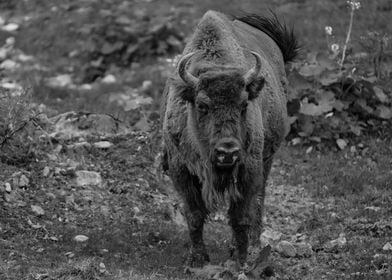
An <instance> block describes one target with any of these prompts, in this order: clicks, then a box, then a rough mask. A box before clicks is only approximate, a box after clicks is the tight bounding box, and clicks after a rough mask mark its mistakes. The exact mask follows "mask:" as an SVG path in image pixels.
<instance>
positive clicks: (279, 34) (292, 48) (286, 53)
mask: <svg viewBox="0 0 392 280" xmlns="http://www.w3.org/2000/svg"><path fill="white" fill-rule="evenodd" d="M235 19H237V20H239V21H242V22H244V23H246V24H249V25H251V26H253V27H254V28H257V29H259V30H260V31H262V32H264V33H265V34H267V35H268V36H269V37H270V38H272V40H274V41H275V43H276V44H277V45H278V47H279V49H280V50H281V51H282V54H283V60H284V62H286V63H287V62H290V61H293V60H294V59H295V58H296V57H297V56H298V53H299V50H300V46H299V44H298V40H297V38H296V37H295V35H294V30H293V29H292V28H291V29H289V28H288V27H287V25H285V24H283V23H281V22H280V21H279V19H278V17H277V16H276V14H274V13H271V16H270V17H265V16H260V15H255V14H247V15H243V16H239V17H235Z"/></svg>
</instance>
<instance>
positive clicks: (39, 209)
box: [31, 205, 45, 216]
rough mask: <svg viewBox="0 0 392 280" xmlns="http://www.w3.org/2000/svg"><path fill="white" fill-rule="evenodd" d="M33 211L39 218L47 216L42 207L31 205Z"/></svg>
mask: <svg viewBox="0 0 392 280" xmlns="http://www.w3.org/2000/svg"><path fill="white" fill-rule="evenodd" d="M31 210H32V211H33V212H34V213H35V214H36V215H37V216H42V215H44V214H45V211H44V209H42V207H41V206H38V205H31Z"/></svg>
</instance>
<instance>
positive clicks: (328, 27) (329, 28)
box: [324, 26, 332, 36]
mask: <svg viewBox="0 0 392 280" xmlns="http://www.w3.org/2000/svg"><path fill="white" fill-rule="evenodd" d="M324 30H325V34H327V35H329V36H331V35H332V27H331V26H326V27H325V28H324Z"/></svg>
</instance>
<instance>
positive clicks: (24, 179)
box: [18, 174, 29, 188]
mask: <svg viewBox="0 0 392 280" xmlns="http://www.w3.org/2000/svg"><path fill="white" fill-rule="evenodd" d="M18 185H19V187H21V188H23V187H27V186H28V185H29V178H27V177H26V175H24V174H22V175H21V176H20V178H19V184H18Z"/></svg>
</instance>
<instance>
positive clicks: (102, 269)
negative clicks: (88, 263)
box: [99, 262, 107, 274]
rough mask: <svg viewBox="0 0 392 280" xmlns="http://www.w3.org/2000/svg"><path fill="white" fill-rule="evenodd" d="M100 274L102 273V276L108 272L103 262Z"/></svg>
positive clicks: (100, 265) (100, 266)
mask: <svg viewBox="0 0 392 280" xmlns="http://www.w3.org/2000/svg"><path fill="white" fill-rule="evenodd" d="M99 272H100V273H102V274H103V273H106V272H107V270H106V266H105V264H104V263H103V262H101V263H100V264H99Z"/></svg>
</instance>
